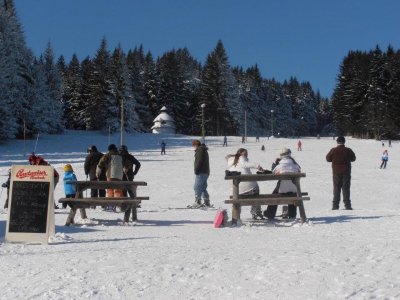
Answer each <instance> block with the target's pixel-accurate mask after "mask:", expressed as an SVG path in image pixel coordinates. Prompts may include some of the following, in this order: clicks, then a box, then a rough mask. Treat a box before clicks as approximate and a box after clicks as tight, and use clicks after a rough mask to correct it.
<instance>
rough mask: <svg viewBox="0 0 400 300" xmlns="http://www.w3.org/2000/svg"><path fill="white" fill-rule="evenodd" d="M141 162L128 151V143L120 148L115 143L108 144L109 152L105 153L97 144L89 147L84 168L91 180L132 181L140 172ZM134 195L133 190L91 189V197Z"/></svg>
mask: <svg viewBox="0 0 400 300" xmlns="http://www.w3.org/2000/svg"><path fill="white" fill-rule="evenodd" d="M140 166H141V164H140V162H139V161H138V160H137V159H136V158H135V157H134V156H133V155H132V154H130V153H129V151H128V147H127V146H126V145H121V146H120V148H119V150H118V149H117V146H116V145H115V144H111V145H109V146H108V152H107V153H106V154H104V155H103V153H101V152H99V151H98V150H97V147H96V146H91V147H89V148H88V155H87V156H86V159H85V163H84V170H85V174H86V176H87V177H89V180H91V181H96V180H99V181H121V180H122V181H132V180H133V179H134V177H135V175H136V174H137V173H138V172H139V169H140ZM128 193H129V196H131V197H133V196H134V195H133V192H132V191H126V190H119V189H107V192H106V191H105V190H96V189H92V190H91V197H92V198H93V197H105V196H107V197H122V196H127V195H128Z"/></svg>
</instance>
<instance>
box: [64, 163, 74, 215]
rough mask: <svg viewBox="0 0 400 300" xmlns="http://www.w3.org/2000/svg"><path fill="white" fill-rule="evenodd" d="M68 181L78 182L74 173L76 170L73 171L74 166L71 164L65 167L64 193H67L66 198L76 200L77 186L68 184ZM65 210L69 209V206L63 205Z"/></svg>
mask: <svg viewBox="0 0 400 300" xmlns="http://www.w3.org/2000/svg"><path fill="white" fill-rule="evenodd" d="M67 181H77V178H76V175H75V173H74V170H73V169H72V166H71V165H70V164H66V165H65V166H64V178H63V182H64V192H65V198H75V194H76V186H75V185H74V184H71V183H67ZM62 206H63V208H67V204H66V203H63V205H62Z"/></svg>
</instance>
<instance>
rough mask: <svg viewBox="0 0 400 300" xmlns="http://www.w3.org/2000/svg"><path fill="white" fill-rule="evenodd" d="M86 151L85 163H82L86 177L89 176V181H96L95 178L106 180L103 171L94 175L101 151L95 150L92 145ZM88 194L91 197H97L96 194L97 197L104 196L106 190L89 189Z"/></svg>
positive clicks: (101, 154) (101, 155)
mask: <svg viewBox="0 0 400 300" xmlns="http://www.w3.org/2000/svg"><path fill="white" fill-rule="evenodd" d="M87 152H88V153H89V154H88V155H87V156H86V159H85V164H84V169H85V174H86V177H88V176H89V180H90V181H96V180H100V181H105V180H106V175H105V172H103V173H102V174H100V177H99V178H98V177H97V176H96V168H97V164H98V163H99V161H100V159H101V158H102V157H103V153H101V152H99V151H97V147H96V146H94V145H92V146H90V147H89V148H88V150H87ZM90 196H91V197H92V198H95V197H98V196H99V197H105V196H106V190H96V189H92V190H91V191H90Z"/></svg>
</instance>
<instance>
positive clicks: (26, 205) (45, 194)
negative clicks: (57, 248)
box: [6, 165, 55, 244]
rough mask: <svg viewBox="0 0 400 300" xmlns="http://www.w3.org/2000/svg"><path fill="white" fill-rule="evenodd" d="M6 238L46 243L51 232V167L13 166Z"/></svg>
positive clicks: (52, 232)
mask: <svg viewBox="0 0 400 300" xmlns="http://www.w3.org/2000/svg"><path fill="white" fill-rule="evenodd" d="M9 199H10V200H9V204H8V219H7V227H6V241H8V242H17V243H42V244H47V243H48V239H49V236H50V235H52V236H54V233H55V225H54V169H53V167H51V166H26V165H25V166H12V168H11V183H10V195H9Z"/></svg>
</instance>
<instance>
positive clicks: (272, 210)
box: [264, 193, 297, 220]
mask: <svg viewBox="0 0 400 300" xmlns="http://www.w3.org/2000/svg"><path fill="white" fill-rule="evenodd" d="M273 194H277V193H273ZM284 195H285V196H288V197H290V196H292V197H295V196H296V193H285V194H284ZM277 209H278V205H268V207H267V209H266V210H265V211H264V216H265V217H267V218H268V219H270V220H271V219H274V218H275V216H276V211H277ZM296 215H297V207H296V206H295V205H292V204H289V205H288V217H289V218H290V219H292V218H293V219H294V218H296Z"/></svg>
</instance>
